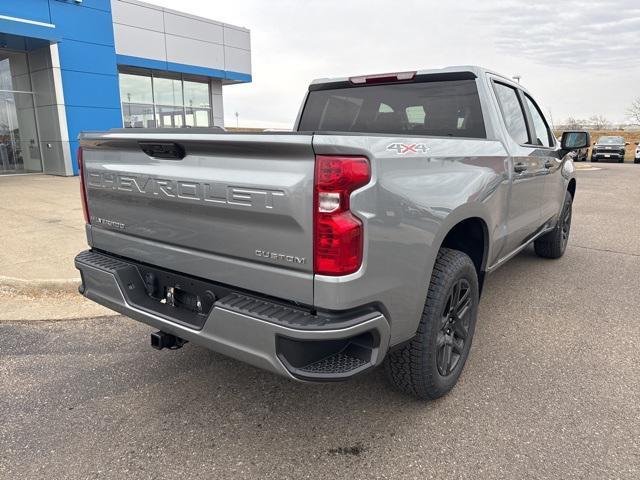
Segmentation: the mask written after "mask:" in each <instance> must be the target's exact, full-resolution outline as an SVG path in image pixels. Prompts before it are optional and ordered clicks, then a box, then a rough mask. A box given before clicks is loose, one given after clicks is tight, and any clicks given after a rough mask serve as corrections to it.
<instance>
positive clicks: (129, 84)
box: [119, 73, 213, 128]
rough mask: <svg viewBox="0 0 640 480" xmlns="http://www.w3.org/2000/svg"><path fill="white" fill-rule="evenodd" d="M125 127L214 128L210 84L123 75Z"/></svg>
mask: <svg viewBox="0 0 640 480" xmlns="http://www.w3.org/2000/svg"><path fill="white" fill-rule="evenodd" d="M119 76H120V98H121V100H122V117H123V124H124V126H125V127H126V128H154V127H165V128H180V127H184V126H189V127H209V126H211V125H213V121H212V120H213V115H212V108H211V100H210V98H211V97H210V92H209V83H208V82H206V81H195V80H185V79H183V78H167V77H160V76H156V75H155V74H154V75H151V74H150V75H140V74H128V73H120V75H119Z"/></svg>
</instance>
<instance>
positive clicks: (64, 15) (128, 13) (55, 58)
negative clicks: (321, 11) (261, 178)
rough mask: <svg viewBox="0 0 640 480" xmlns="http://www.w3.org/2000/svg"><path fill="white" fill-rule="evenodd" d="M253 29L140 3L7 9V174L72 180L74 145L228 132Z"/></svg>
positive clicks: (0, 160)
mask: <svg viewBox="0 0 640 480" xmlns="http://www.w3.org/2000/svg"><path fill="white" fill-rule="evenodd" d="M250 81H251V45H250V33H249V30H247V29H246V28H242V27H237V26H234V25H229V24H225V23H221V22H217V21H215V20H211V19H208V18H202V17H197V16H194V15H190V14H187V13H183V12H179V11H175V10H170V9H166V8H162V7H158V6H156V5H152V4H149V3H143V2H139V1H137V0H0V175H2V174H21V173H30V172H38V173H48V174H54V175H74V174H77V172H78V166H77V162H76V158H75V156H76V149H77V147H78V142H77V137H78V134H79V133H80V132H81V131H84V130H106V129H109V128H121V127H126V128H152V127H174V128H177V127H201V126H212V125H219V126H223V122H224V120H223V102H222V92H223V88H222V87H223V86H224V85H230V84H236V83H246V82H250Z"/></svg>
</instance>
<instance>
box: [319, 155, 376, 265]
mask: <svg viewBox="0 0 640 480" xmlns="http://www.w3.org/2000/svg"><path fill="white" fill-rule="evenodd" d="M370 177H371V172H370V168H369V162H368V160H367V159H366V157H356V156H351V157H347V156H332V155H316V172H315V188H314V210H315V211H314V272H315V273H317V274H320V275H347V274H349V273H353V272H355V271H357V270H358V269H359V268H360V265H361V264H362V243H363V227H362V221H361V220H360V219H359V218H357V217H356V216H355V215H353V214H352V213H351V211H350V210H349V199H350V196H351V192H353V191H354V190H356V189H358V188H360V187H362V186H364V185H366V184H367V183H368V182H369V179H370Z"/></svg>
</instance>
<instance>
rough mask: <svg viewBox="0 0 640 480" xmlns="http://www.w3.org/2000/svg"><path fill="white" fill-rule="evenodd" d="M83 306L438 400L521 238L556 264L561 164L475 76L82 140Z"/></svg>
mask: <svg viewBox="0 0 640 480" xmlns="http://www.w3.org/2000/svg"><path fill="white" fill-rule="evenodd" d="M80 143H81V147H80V150H79V152H78V153H79V155H78V160H79V165H80V167H81V173H80V176H81V190H82V201H83V206H84V211H85V218H86V233H87V238H88V243H89V245H90V250H87V251H85V252H82V253H80V254H79V255H78V256H77V258H76V260H75V263H76V266H77V268H78V269H79V270H80V272H81V276H82V285H81V287H80V291H81V293H82V294H84V295H85V296H86V297H88V298H90V299H92V300H94V301H96V302H98V303H100V304H102V305H105V306H107V307H110V308H112V309H113V310H115V311H117V312H121V313H123V314H124V315H127V316H129V317H131V318H133V319H136V320H139V321H141V322H144V323H147V324H149V325H151V326H153V327H155V328H156V329H157V330H159V331H158V332H156V333H153V334H152V336H151V343H152V346H154V347H155V348H159V349H162V348H165V347H167V348H178V347H181V346H182V345H183V344H184V343H185V342H187V341H189V342H193V343H197V344H200V345H204V346H205V347H208V348H210V349H212V350H215V351H217V352H220V353H222V354H225V355H228V356H231V357H234V358H237V359H240V360H243V361H245V362H248V363H250V364H253V365H255V366H258V367H261V368H263V369H266V370H270V371H272V372H276V373H279V374H282V375H285V376H287V377H289V378H294V379H298V380H304V381H335V380H343V379H347V378H349V377H352V376H353V375H356V374H359V373H361V372H364V371H367V370H369V369H371V368H373V367H375V366H377V365H380V364H382V363H383V362H384V364H385V368H386V371H387V373H388V376H389V379H390V381H391V383H392V384H393V385H394V386H396V387H397V388H399V389H401V390H402V391H405V392H407V393H409V394H412V395H415V396H418V397H420V398H427V399H431V398H436V397H439V396H441V395H444V394H445V393H447V392H448V391H449V390H450V389H451V388H452V387H453V386H454V384H455V383H456V381H457V379H458V377H459V375H460V372H461V371H462V368H463V366H464V364H465V361H466V359H467V356H468V355H469V349H470V347H471V340H472V338H473V333H474V329H475V326H476V315H477V309H478V302H479V298H480V293H481V291H482V285H483V282H484V279H485V275H486V274H487V273H490V272H493V271H494V270H496V269H497V268H498V267H500V266H501V265H502V264H504V263H505V262H506V261H507V260H509V259H510V258H512V257H513V256H514V255H516V254H517V253H518V252H520V251H521V250H522V249H523V248H525V247H526V246H527V245H528V244H531V243H533V244H534V246H535V251H536V252H537V253H538V255H540V256H541V257H546V258H558V257H560V256H562V255H563V253H564V251H565V248H566V246H567V240H568V237H569V230H570V226H571V205H572V200H573V197H574V195H575V191H576V181H575V178H574V166H573V163H572V160H571V156H570V155H568V153H569V152H571V151H573V150H575V149H578V148H584V147H585V146H588V145H589V144H590V139H589V134H588V133H586V132H565V133H564V134H563V137H562V141H561V142H560V144H558V142H556V139H555V138H554V136H553V135H552V132H551V130H550V128H549V124H548V122H547V120H546V119H545V116H544V114H543V113H542V110H541V109H540V108H539V106H538V104H537V103H536V101H535V100H534V99H533V97H532V96H531V94H530V93H528V92H527V91H526V90H525V89H524V88H522V87H521V86H520V85H519V84H516V83H514V82H512V81H511V80H509V79H507V78H505V77H503V76H500V75H498V74H496V73H493V72H490V71H487V70H485V69H482V68H479V67H450V68H446V69H442V70H425V71H417V72H401V73H393V74H385V75H369V76H359V77H351V78H338V79H324V80H317V81H314V82H313V83H312V84H311V85H310V87H309V89H308V92H307V94H306V97H305V99H304V102H303V105H302V108H301V110H300V113H299V115H298V118H297V121H296V127H295V131H293V132H278V133H271V132H265V133H227V132H222V131H220V130H214V129H197V128H191V129H187V128H184V129H174V130H162V129H117V130H111V131H108V132H101V133H84V134H82V135H81V138H80Z"/></svg>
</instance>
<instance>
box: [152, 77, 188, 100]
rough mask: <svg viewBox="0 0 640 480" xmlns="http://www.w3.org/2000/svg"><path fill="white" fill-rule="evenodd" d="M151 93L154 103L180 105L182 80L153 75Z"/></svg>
mask: <svg viewBox="0 0 640 480" xmlns="http://www.w3.org/2000/svg"><path fill="white" fill-rule="evenodd" d="M153 95H154V97H155V103H156V105H182V81H181V80H173V79H171V78H158V77H155V78H154V79H153Z"/></svg>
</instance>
